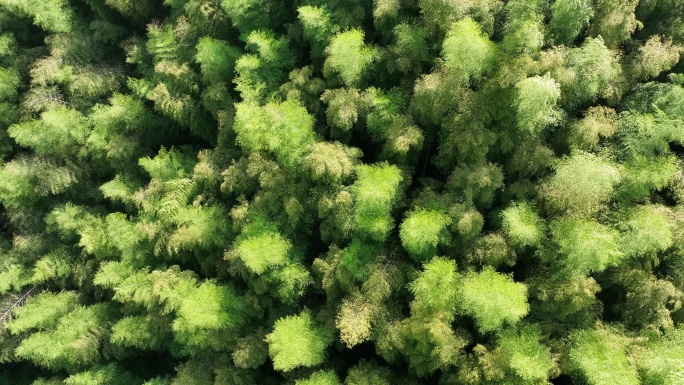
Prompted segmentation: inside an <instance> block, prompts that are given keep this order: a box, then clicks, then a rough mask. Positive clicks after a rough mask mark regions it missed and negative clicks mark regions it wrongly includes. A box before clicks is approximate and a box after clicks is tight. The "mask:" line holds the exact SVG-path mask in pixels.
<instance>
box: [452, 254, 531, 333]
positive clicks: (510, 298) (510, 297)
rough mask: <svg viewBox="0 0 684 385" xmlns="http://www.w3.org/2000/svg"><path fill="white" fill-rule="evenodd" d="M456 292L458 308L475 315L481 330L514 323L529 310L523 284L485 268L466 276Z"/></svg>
mask: <svg viewBox="0 0 684 385" xmlns="http://www.w3.org/2000/svg"><path fill="white" fill-rule="evenodd" d="M459 291H460V293H459V297H460V302H461V304H460V306H461V311H463V312H464V313H466V314H468V315H471V316H472V317H473V318H475V322H476V323H477V327H478V329H480V331H482V332H489V331H494V330H497V329H501V328H502V326H503V325H504V324H515V323H516V322H518V321H520V319H522V318H523V317H524V316H525V315H527V313H528V312H529V310H530V307H529V305H528V303H527V287H526V286H525V285H524V284H522V283H519V282H514V281H513V279H512V278H511V277H509V276H506V275H504V274H501V273H498V272H496V271H494V269H492V268H489V267H486V268H485V269H484V270H482V271H481V272H480V273H471V274H469V275H468V276H466V277H465V279H464V281H463V283H462V286H461V287H460V288H459Z"/></svg>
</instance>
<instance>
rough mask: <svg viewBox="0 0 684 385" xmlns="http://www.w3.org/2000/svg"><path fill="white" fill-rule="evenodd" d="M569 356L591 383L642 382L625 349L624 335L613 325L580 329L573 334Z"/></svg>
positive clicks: (602, 384) (593, 384)
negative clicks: (612, 327) (611, 328)
mask: <svg viewBox="0 0 684 385" xmlns="http://www.w3.org/2000/svg"><path fill="white" fill-rule="evenodd" d="M570 344H571V346H570V350H569V353H568V359H569V361H570V362H569V363H570V365H572V368H573V369H574V370H576V371H577V372H578V373H580V374H581V375H582V377H583V378H584V379H585V380H586V381H587V383H588V384H591V385H609V384H635V385H636V384H639V383H640V381H639V374H638V373H637V370H636V368H635V367H634V365H633V364H632V363H631V362H630V360H629V357H628V356H627V352H626V345H627V341H626V339H625V337H624V336H622V335H620V334H617V333H615V332H613V331H611V330H610V329H606V328H598V329H593V330H578V331H576V332H574V333H573V334H572V335H571V337H570Z"/></svg>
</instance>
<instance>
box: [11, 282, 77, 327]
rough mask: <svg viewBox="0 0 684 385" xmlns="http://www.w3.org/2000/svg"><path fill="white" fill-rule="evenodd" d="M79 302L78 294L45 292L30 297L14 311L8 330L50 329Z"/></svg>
mask: <svg viewBox="0 0 684 385" xmlns="http://www.w3.org/2000/svg"><path fill="white" fill-rule="evenodd" d="M77 304H78V297H77V294H76V293H74V292H69V291H65V292H61V293H58V294H53V293H50V292H43V293H40V294H37V295H36V296H34V297H31V298H29V299H28V300H27V301H26V304H25V305H24V306H22V307H20V308H18V309H17V310H16V311H15V312H14V319H13V320H12V321H10V322H9V323H8V324H7V330H9V331H10V332H12V333H14V334H18V333H22V332H26V331H29V330H49V329H52V328H54V327H55V326H56V325H57V322H58V321H59V319H60V318H61V317H62V316H64V315H66V314H67V313H68V312H70V311H71V310H73V309H74V308H75V307H76V305H77Z"/></svg>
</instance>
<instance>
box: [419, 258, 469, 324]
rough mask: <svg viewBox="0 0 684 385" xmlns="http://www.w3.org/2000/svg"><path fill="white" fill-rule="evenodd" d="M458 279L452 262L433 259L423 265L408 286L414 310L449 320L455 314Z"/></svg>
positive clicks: (444, 259)
mask: <svg viewBox="0 0 684 385" xmlns="http://www.w3.org/2000/svg"><path fill="white" fill-rule="evenodd" d="M459 278H460V277H459V274H458V273H457V272H456V262H455V261H453V260H449V259H446V258H443V257H435V258H433V259H431V260H430V261H429V262H427V263H425V265H424V266H423V271H422V272H421V273H420V275H419V276H418V277H417V278H416V279H415V280H414V281H413V282H411V283H410V284H409V289H410V290H411V292H412V293H413V295H414V296H415V298H416V302H415V304H416V308H419V309H421V310H422V309H425V310H427V311H428V312H430V313H437V314H444V315H446V316H447V318H450V317H451V316H452V315H453V314H454V313H455V312H456V306H457V301H458V284H459Z"/></svg>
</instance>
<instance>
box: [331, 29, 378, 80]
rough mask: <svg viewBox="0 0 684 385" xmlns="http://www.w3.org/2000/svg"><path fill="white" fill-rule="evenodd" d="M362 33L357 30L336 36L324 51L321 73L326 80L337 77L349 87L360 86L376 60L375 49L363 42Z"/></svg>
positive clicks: (376, 52) (376, 53)
mask: <svg viewBox="0 0 684 385" xmlns="http://www.w3.org/2000/svg"><path fill="white" fill-rule="evenodd" d="M363 39H364V33H363V31H361V30H359V29H352V30H349V31H345V32H341V33H338V34H336V35H335V36H334V37H333V38H332V39H331V40H330V44H329V45H328V47H326V49H325V54H326V56H327V57H326V59H325V64H324V65H323V73H324V74H325V77H326V78H334V77H335V76H339V78H340V79H341V80H342V82H343V83H344V84H345V85H347V86H349V87H354V86H359V85H360V84H362V82H363V80H364V78H365V76H366V73H367V72H368V71H369V67H370V66H371V65H372V64H373V62H375V61H376V60H377V59H378V51H377V49H376V48H375V47H372V46H367V45H366V44H364V42H363Z"/></svg>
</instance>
